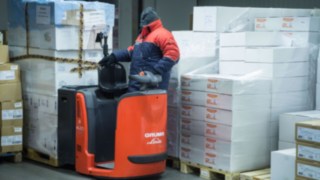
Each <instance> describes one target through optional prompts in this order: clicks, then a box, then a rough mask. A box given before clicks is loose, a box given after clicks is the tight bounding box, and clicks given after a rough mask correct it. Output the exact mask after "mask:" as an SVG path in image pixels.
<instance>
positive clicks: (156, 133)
mask: <svg viewBox="0 0 320 180" xmlns="http://www.w3.org/2000/svg"><path fill="white" fill-rule="evenodd" d="M161 136H164V132H151V133H145V134H144V137H145V138H155V137H161Z"/></svg>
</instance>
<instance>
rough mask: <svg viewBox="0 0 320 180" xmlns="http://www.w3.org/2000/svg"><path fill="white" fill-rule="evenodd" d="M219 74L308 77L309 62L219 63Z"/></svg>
mask: <svg viewBox="0 0 320 180" xmlns="http://www.w3.org/2000/svg"><path fill="white" fill-rule="evenodd" d="M219 67H220V68H219V70H220V71H219V72H220V74H224V75H247V74H250V73H252V75H255V76H257V77H266V78H280V77H299V76H308V75H309V62H292V63H246V62H244V61H221V62H220V63H219Z"/></svg>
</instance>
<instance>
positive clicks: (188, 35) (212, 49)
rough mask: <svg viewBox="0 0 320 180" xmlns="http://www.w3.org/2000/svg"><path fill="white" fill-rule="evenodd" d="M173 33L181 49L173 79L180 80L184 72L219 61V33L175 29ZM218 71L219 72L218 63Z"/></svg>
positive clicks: (173, 69)
mask: <svg viewBox="0 0 320 180" xmlns="http://www.w3.org/2000/svg"><path fill="white" fill-rule="evenodd" d="M172 34H173V36H174V38H175V40H176V41H177V44H178V46H179V49H180V59H179V63H178V64H176V65H175V66H174V67H173V68H172V71H171V79H177V80H178V81H179V80H180V76H181V75H182V74H184V73H187V72H190V71H192V70H195V69H196V68H199V67H202V66H205V65H207V64H209V63H211V62H217V58H218V40H219V35H218V34H217V33H210V32H192V31H173V32H172ZM216 73H218V64H217V67H216Z"/></svg>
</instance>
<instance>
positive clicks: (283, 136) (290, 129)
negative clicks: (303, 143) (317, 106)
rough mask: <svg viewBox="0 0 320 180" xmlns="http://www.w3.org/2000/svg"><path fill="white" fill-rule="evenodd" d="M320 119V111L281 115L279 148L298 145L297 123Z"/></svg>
mask: <svg viewBox="0 0 320 180" xmlns="http://www.w3.org/2000/svg"><path fill="white" fill-rule="evenodd" d="M312 119H320V111H318V110H313V111H302V112H292V113H284V114H281V115H280V117H279V146H278V147H279V150H282V149H290V148H294V147H296V144H295V124H296V123H298V122H302V121H309V120H312Z"/></svg>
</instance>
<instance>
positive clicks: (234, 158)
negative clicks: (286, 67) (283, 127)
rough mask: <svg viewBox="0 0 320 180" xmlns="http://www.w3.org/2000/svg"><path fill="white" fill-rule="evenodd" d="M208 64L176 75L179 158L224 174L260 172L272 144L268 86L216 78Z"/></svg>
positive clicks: (260, 81)
mask: <svg viewBox="0 0 320 180" xmlns="http://www.w3.org/2000/svg"><path fill="white" fill-rule="evenodd" d="M214 65H215V64H211V65H208V66H206V67H204V68H200V69H197V70H195V71H193V72H190V73H187V74H184V75H183V76H182V80H181V88H182V92H181V103H182V107H181V137H180V140H181V142H180V146H181V150H180V158H181V159H182V160H184V161H191V162H196V163H199V164H202V165H206V166H209V167H213V168H215V169H222V170H225V171H229V172H240V171H246V170H251V169H257V168H263V167H265V166H267V165H268V164H269V159H270V155H269V153H270V150H272V149H274V148H275V146H276V144H275V143H276V142H277V141H275V137H273V134H275V133H274V132H272V129H274V128H271V124H270V108H269V107H270V103H271V102H270V93H268V92H269V90H270V88H271V81H270V80H269V79H263V78H256V77H255V76H233V75H217V74H216V73H215V72H213V71H212V70H213V69H214V68H213V66H214Z"/></svg>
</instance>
